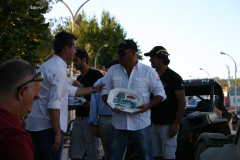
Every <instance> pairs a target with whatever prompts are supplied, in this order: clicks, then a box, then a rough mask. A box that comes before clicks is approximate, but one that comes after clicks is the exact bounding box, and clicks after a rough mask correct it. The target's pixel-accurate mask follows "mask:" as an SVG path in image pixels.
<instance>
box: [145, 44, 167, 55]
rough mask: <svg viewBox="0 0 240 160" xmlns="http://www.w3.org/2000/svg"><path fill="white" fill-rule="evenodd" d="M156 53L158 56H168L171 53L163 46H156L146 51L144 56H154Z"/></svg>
mask: <svg viewBox="0 0 240 160" xmlns="http://www.w3.org/2000/svg"><path fill="white" fill-rule="evenodd" d="M154 55H156V56H157V57H158V58H167V57H168V56H169V53H168V52H167V50H166V49H165V48H164V47H162V46H155V47H154V48H153V49H152V50H151V51H150V52H148V53H144V56H154Z"/></svg>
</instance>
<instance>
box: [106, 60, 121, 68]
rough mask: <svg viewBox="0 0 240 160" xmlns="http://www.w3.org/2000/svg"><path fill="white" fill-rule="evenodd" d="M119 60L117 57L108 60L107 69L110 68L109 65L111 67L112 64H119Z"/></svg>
mask: <svg viewBox="0 0 240 160" xmlns="http://www.w3.org/2000/svg"><path fill="white" fill-rule="evenodd" d="M119 63H120V62H119V59H118V58H115V59H112V60H111V61H110V62H109V64H108V69H109V68H110V67H112V66H113V65H116V64H119Z"/></svg>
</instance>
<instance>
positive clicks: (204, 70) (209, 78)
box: [199, 68, 210, 79]
mask: <svg viewBox="0 0 240 160" xmlns="http://www.w3.org/2000/svg"><path fill="white" fill-rule="evenodd" d="M199 69H200V70H203V71H205V72H207V71H206V70H204V69H202V68H199ZM207 74H208V76H209V79H210V75H209V73H208V72H207Z"/></svg>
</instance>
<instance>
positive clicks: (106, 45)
mask: <svg viewBox="0 0 240 160" xmlns="http://www.w3.org/2000/svg"><path fill="white" fill-rule="evenodd" d="M103 47H108V44H107V43H105V44H104V45H102V46H101V47H100V48H99V50H98V51H97V54H96V57H95V69H97V68H96V63H97V56H98V53H99V52H100V50H101V49H102V48H103Z"/></svg>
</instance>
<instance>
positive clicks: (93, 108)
mask: <svg viewBox="0 0 240 160" xmlns="http://www.w3.org/2000/svg"><path fill="white" fill-rule="evenodd" d="M99 96H100V93H96V94H92V95H91V104H90V110H89V117H88V123H89V124H90V125H92V134H93V135H94V136H95V137H97V138H99V130H98V122H97V121H98V107H99V106H98V105H99V103H98V102H99V98H100V97H99Z"/></svg>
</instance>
